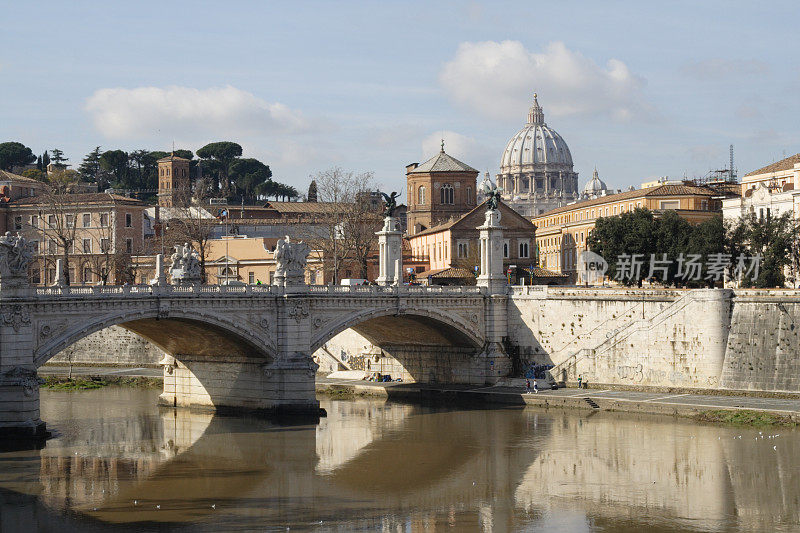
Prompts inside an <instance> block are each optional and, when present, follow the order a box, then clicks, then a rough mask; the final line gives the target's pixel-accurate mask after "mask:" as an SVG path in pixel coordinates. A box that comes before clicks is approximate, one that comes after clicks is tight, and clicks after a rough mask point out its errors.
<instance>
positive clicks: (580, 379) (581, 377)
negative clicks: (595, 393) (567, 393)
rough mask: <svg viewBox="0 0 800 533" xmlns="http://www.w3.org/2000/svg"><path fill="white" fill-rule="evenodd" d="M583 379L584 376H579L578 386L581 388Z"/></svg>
mask: <svg viewBox="0 0 800 533" xmlns="http://www.w3.org/2000/svg"><path fill="white" fill-rule="evenodd" d="M581 381H583V376H578V388H579V389H580V388H581Z"/></svg>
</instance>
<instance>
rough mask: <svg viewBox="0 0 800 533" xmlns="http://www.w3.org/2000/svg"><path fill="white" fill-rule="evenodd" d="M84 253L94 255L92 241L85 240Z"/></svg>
mask: <svg viewBox="0 0 800 533" xmlns="http://www.w3.org/2000/svg"><path fill="white" fill-rule="evenodd" d="M83 253H85V254H90V253H92V239H83Z"/></svg>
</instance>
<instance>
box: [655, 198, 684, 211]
mask: <svg viewBox="0 0 800 533" xmlns="http://www.w3.org/2000/svg"><path fill="white" fill-rule="evenodd" d="M659 208H661V209H680V208H681V201H680V200H661V202H659Z"/></svg>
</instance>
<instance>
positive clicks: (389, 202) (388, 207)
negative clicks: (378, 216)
mask: <svg viewBox="0 0 800 533" xmlns="http://www.w3.org/2000/svg"><path fill="white" fill-rule="evenodd" d="M381 196H383V216H385V217H393V216H394V210H395V209H397V200H396V198H397V197H398V196H400V193H399V192H393V193H392V194H391V195H389V194H386V193H385V192H382V193H381Z"/></svg>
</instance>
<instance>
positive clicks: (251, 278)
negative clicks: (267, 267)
mask: <svg viewBox="0 0 800 533" xmlns="http://www.w3.org/2000/svg"><path fill="white" fill-rule="evenodd" d="M255 282H256V273H255V272H248V273H247V283H249V284H251V285H252V284H253V283H255Z"/></svg>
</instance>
